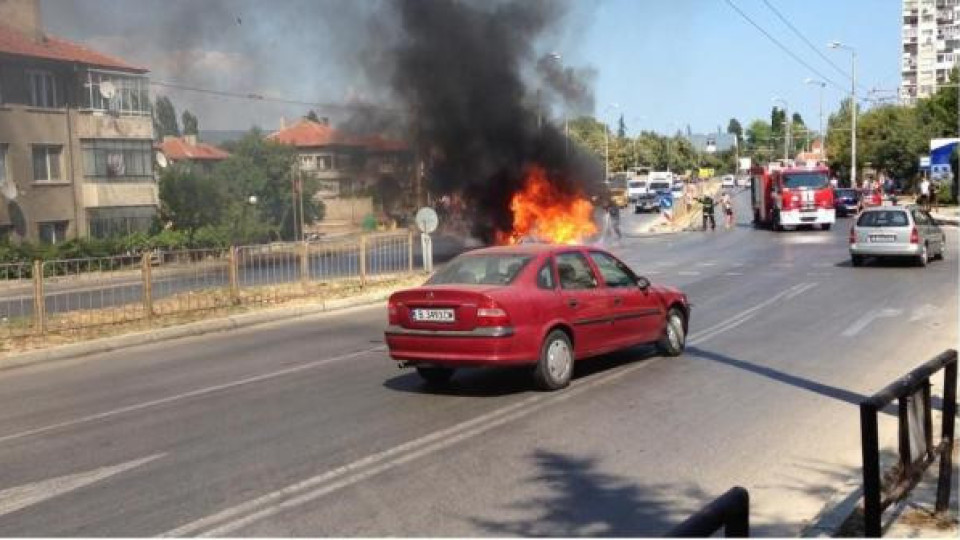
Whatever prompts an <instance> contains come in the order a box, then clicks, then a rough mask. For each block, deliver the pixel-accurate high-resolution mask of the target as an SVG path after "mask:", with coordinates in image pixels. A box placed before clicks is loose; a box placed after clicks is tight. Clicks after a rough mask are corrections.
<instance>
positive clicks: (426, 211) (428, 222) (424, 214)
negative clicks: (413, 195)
mask: <svg viewBox="0 0 960 540" xmlns="http://www.w3.org/2000/svg"><path fill="white" fill-rule="evenodd" d="M415 220H416V222H417V228H419V229H420V232H424V233H427V234H430V233H432V232H433V231H435V230H437V225H439V224H440V218H438V217H437V212H436V211H435V210H434V209H433V208H430V207H429V206H424V207H423V208H421V209H420V210H417V217H416V218H415Z"/></svg>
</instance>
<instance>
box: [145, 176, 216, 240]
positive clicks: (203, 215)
mask: <svg viewBox="0 0 960 540" xmlns="http://www.w3.org/2000/svg"><path fill="white" fill-rule="evenodd" d="M195 169H196V168H193V169H191V168H190V167H189V166H186V165H180V164H175V165H172V166H170V167H167V168H166V169H163V171H162V172H161V174H160V186H159V190H160V219H161V220H162V221H163V222H165V223H170V224H172V225H173V228H174V229H176V230H181V231H192V230H196V229H199V228H200V227H205V226H216V225H220V224H221V220H222V218H223V215H222V212H223V210H224V209H225V208H226V206H227V202H228V201H227V193H226V191H227V190H226V188H225V185H224V184H223V183H221V182H219V181H218V178H215V177H211V176H208V175H205V174H202V173H200V171H198V170H195Z"/></svg>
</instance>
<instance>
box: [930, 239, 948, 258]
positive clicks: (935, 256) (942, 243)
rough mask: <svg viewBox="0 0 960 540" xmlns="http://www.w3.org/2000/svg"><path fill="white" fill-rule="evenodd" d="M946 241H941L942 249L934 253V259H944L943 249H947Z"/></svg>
mask: <svg viewBox="0 0 960 540" xmlns="http://www.w3.org/2000/svg"><path fill="white" fill-rule="evenodd" d="M945 243H946V242H941V243H940V251H938V252H937V254H936V255H934V257H933V258H934V259H936V260H938V261H942V260H943V250H944V249H946V248H945V247H944V244H945Z"/></svg>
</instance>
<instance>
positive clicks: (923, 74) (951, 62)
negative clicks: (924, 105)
mask: <svg viewBox="0 0 960 540" xmlns="http://www.w3.org/2000/svg"><path fill="white" fill-rule="evenodd" d="M902 22H903V34H902V36H901V41H902V44H903V49H902V58H901V83H900V97H901V99H902V100H903V101H904V102H906V103H912V102H914V101H916V99H917V98H921V97H928V96H930V95H931V94H933V93H934V92H936V90H937V87H938V86H939V85H941V84H944V83H946V82H947V81H949V78H950V70H951V69H953V67H954V66H955V65H957V63H958V61H960V0H903V13H902Z"/></svg>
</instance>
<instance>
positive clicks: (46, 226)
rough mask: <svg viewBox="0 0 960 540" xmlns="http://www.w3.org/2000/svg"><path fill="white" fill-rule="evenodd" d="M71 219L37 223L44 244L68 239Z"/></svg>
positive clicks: (57, 242)
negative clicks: (68, 227)
mask: <svg viewBox="0 0 960 540" xmlns="http://www.w3.org/2000/svg"><path fill="white" fill-rule="evenodd" d="M69 224H70V222H69V221H43V222H40V223H38V224H37V227H38V229H39V230H40V241H41V242H43V243H44V244H59V243H61V242H63V241H65V240H66V239H67V226H68V225H69Z"/></svg>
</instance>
